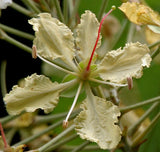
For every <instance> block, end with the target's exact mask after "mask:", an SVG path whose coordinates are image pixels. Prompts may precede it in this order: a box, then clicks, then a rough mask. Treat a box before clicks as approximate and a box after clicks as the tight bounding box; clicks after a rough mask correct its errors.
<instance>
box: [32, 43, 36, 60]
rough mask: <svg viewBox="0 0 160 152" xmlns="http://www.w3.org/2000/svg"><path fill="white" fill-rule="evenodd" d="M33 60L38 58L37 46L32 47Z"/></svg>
mask: <svg viewBox="0 0 160 152" xmlns="http://www.w3.org/2000/svg"><path fill="white" fill-rule="evenodd" d="M32 58H33V59H36V58H37V48H36V46H35V45H33V46H32Z"/></svg>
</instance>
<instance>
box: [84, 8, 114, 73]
mask: <svg viewBox="0 0 160 152" xmlns="http://www.w3.org/2000/svg"><path fill="white" fill-rule="evenodd" d="M114 9H115V6H112V9H111V10H110V11H109V12H108V13H107V14H106V15H105V16H104V17H103V18H102V20H101V22H100V25H99V29H98V36H97V39H96V43H95V45H94V48H93V51H92V54H91V57H90V59H89V62H88V65H87V67H86V71H89V70H90V66H91V62H92V59H93V55H94V52H95V50H96V47H97V44H98V40H99V37H100V32H101V28H102V23H103V21H104V20H105V19H106V17H107V16H108V15H109V14H110V13H111V12H112V11H113V10H114Z"/></svg>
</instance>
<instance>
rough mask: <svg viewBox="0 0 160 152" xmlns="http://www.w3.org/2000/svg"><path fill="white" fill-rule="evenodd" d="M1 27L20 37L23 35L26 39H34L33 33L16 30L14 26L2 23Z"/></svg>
mask: <svg viewBox="0 0 160 152" xmlns="http://www.w3.org/2000/svg"><path fill="white" fill-rule="evenodd" d="M0 28H1V29H2V30H4V31H5V32H8V33H11V34H14V35H17V36H19V37H23V38H26V39H29V40H33V39H34V36H33V35H31V34H28V33H26V32H22V31H19V30H16V29H14V28H12V27H9V26H6V25H3V24H0Z"/></svg>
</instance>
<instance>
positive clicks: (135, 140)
mask: <svg viewBox="0 0 160 152" xmlns="http://www.w3.org/2000/svg"><path fill="white" fill-rule="evenodd" d="M159 119H160V112H159V113H158V114H157V115H156V116H155V117H154V119H153V120H152V121H151V123H150V125H149V126H148V127H147V128H146V129H145V130H144V131H143V132H142V133H141V134H139V135H138V136H137V137H136V138H135V139H134V140H133V142H132V144H131V147H135V146H137V145H138V143H139V142H140V141H141V140H142V139H143V137H144V136H145V135H146V134H148V133H149V131H150V130H151V129H153V127H154V126H155V124H156V123H157V122H158V121H159Z"/></svg>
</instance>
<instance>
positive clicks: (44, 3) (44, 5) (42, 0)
mask: <svg viewBox="0 0 160 152" xmlns="http://www.w3.org/2000/svg"><path fill="white" fill-rule="evenodd" d="M40 2H41V5H42V6H43V9H44V10H45V11H47V12H50V11H51V10H50V8H49V5H48V4H47V2H46V0H40Z"/></svg>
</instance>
